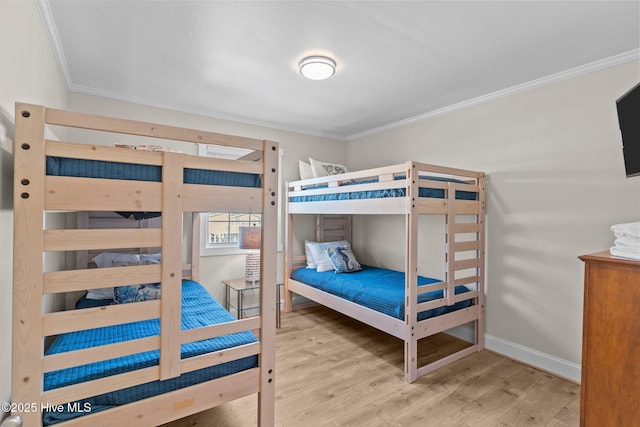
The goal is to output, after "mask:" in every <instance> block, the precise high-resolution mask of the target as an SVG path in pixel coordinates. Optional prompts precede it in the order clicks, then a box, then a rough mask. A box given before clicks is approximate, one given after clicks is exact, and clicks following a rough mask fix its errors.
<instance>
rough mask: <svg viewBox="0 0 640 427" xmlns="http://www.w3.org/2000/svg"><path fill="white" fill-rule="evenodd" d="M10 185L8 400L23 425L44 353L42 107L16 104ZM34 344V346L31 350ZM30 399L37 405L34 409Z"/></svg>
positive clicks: (29, 416)
mask: <svg viewBox="0 0 640 427" xmlns="http://www.w3.org/2000/svg"><path fill="white" fill-rule="evenodd" d="M15 114H16V115H15V117H16V124H15V137H14V141H13V156H14V164H15V169H14V190H13V209H14V214H13V220H14V225H13V230H14V236H20V238H15V237H14V239H13V333H12V341H13V352H12V362H11V363H12V381H11V384H12V386H11V400H12V402H15V403H18V404H20V405H24V410H23V411H17V412H12V415H19V416H21V417H22V420H23V422H24V423H25V425H27V426H30V427H31V426H42V412H41V411H40V400H41V393H42V389H43V377H42V375H41V373H40V367H41V366H42V358H43V355H44V344H43V343H44V338H43V322H42V315H43V313H42V309H43V302H42V296H43V295H42V293H43V274H42V273H43V272H42V269H43V265H42V255H43V253H44V237H43V233H44V232H43V220H44V194H45V192H44V170H45V164H44V162H45V147H44V144H45V141H44V123H45V114H46V109H45V108H44V107H41V106H36V105H29V104H16V112H15ZM34 349H38V351H34ZM31 405H37V408H35V409H36V410H33V409H34V408H33V407H32V406H31Z"/></svg>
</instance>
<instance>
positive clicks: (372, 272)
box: [291, 265, 472, 320]
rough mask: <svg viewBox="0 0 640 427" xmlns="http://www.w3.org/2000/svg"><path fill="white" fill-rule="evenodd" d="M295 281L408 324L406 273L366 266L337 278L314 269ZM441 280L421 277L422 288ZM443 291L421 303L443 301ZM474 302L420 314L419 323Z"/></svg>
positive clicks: (300, 273) (301, 270)
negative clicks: (405, 304)
mask: <svg viewBox="0 0 640 427" xmlns="http://www.w3.org/2000/svg"><path fill="white" fill-rule="evenodd" d="M291 278H292V279H294V280H297V281H298V282H302V283H304V284H306V285H309V286H313V287H314V288H317V289H319V290H321V291H324V292H327V293H330V294H332V295H335V296H338V297H340V298H344V299H346V300H348V301H351V302H353V303H356V304H358V305H362V306H364V307H367V308H370V309H372V310H375V311H378V312H380V313H383V314H386V315H388V316H392V317H395V318H396V319H400V320H404V287H405V283H404V279H405V276H404V273H401V272H399V271H393V270H387V269H384V268H378V267H369V266H366V265H363V266H362V270H360V271H357V272H354V273H342V274H336V273H335V272H334V271H325V272H322V273H318V272H317V271H316V270H315V269H312V268H299V269H297V270H295V271H294V272H293V274H292V275H291ZM437 282H440V280H436V279H432V278H430V277H422V276H418V286H424V285H428V284H430V283H437ZM465 292H469V289H468V288H467V287H466V286H456V288H455V293H456V294H461V293H465ZM443 295H444V292H443V291H441V290H440V291H433V292H427V293H424V294H421V295H418V302H419V303H422V302H427V301H433V300H436V299H439V298H442V297H443ZM471 304H472V303H471V300H466V301H460V302H458V303H456V304H454V305H452V306H444V307H438V308H434V309H431V310H426V311H422V312H420V313H418V320H424V319H428V318H430V317H436V316H439V315H441V314H445V313H449V312H451V311H456V310H460V309H462V308H466V307H469V306H470V305H471Z"/></svg>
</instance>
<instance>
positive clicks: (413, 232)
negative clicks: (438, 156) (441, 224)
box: [404, 162, 419, 383]
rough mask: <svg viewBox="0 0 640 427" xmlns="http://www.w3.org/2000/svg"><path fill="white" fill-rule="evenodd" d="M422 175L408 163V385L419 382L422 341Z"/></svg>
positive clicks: (406, 270) (412, 164)
mask: <svg viewBox="0 0 640 427" xmlns="http://www.w3.org/2000/svg"><path fill="white" fill-rule="evenodd" d="M418 179H419V171H418V169H417V168H416V164H415V163H414V162H407V203H408V206H407V214H406V233H407V235H406V248H405V263H406V265H405V313H404V315H405V325H406V331H405V339H404V347H405V348H404V359H405V360H404V369H405V372H404V377H405V381H407V382H410V383H411V382H414V381H415V380H416V379H417V378H418V340H417V338H416V323H417V321H418V319H417V303H418V254H417V252H418V210H417V208H416V197H418Z"/></svg>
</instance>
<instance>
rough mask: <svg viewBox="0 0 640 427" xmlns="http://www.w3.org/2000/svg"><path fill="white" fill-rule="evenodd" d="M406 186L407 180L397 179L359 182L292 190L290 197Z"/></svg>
mask: <svg viewBox="0 0 640 427" xmlns="http://www.w3.org/2000/svg"><path fill="white" fill-rule="evenodd" d="M405 187H406V180H404V179H402V180H396V181H388V182H372V183H370V184H358V185H342V186H338V187H330V188H313V189H308V190H300V191H290V192H289V194H288V196H289V197H300V196H321V195H323V194H342V193H351V192H354V191H355V192H359V191H375V190H388V189H395V188H398V189H402V188H405Z"/></svg>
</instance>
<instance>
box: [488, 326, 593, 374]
mask: <svg viewBox="0 0 640 427" xmlns="http://www.w3.org/2000/svg"><path fill="white" fill-rule="evenodd" d="M484 339H485V347H486V348H487V349H488V350H491V351H495V352H496V353H499V354H502V355H503V356H506V357H508V358H510V359H514V360H517V361H519V362H522V363H524V364H526V365H530V366H533V367H534V368H538V369H541V370H543V371H546V372H549V373H551V374H554V375H557V376H559V377H562V378H565V379H567V380H569V381H572V382H575V383H577V384H579V383H580V374H581V367H580V365H579V364H577V363H573V362H570V361H568V360H564V359H560V358H559V357H555V356H551V355H550V354H546V353H542V352H540V351H538V350H534V349H532V348H529V347H525V346H523V345H520V344H516V343H513V342H511V341H507V340H503V339H502V338H498V337H494V336H491V335H488V334H485V336H484Z"/></svg>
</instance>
